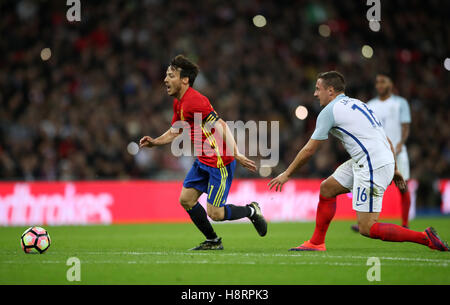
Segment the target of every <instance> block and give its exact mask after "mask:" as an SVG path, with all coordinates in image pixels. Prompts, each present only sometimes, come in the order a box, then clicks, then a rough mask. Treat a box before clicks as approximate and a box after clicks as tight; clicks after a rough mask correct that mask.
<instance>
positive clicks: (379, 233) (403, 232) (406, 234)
mask: <svg viewBox="0 0 450 305" xmlns="http://www.w3.org/2000/svg"><path fill="white" fill-rule="evenodd" d="M370 237H371V238H374V239H381V240H384V241H393V242H403V241H409V242H413V243H418V244H422V245H425V246H428V245H429V244H430V241H429V239H428V236H427V234H426V233H425V232H416V231H413V230H410V229H406V228H403V227H401V226H398V225H394V224H391V223H380V222H376V223H375V224H373V225H372V227H371V228H370Z"/></svg>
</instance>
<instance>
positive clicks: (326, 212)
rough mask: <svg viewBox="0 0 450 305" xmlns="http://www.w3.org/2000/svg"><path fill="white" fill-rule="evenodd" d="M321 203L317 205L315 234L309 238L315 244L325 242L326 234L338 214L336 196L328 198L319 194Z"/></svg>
mask: <svg viewBox="0 0 450 305" xmlns="http://www.w3.org/2000/svg"><path fill="white" fill-rule="evenodd" d="M319 198H320V200H319V204H318V205H317V213H316V228H315V230H314V234H313V236H312V237H311V239H310V240H309V241H310V242H311V243H313V244H315V245H320V244H323V243H324V242H325V235H326V234H327V230H328V226H329V225H330V222H331V220H332V219H333V217H334V214H336V197H333V198H326V197H322V196H319Z"/></svg>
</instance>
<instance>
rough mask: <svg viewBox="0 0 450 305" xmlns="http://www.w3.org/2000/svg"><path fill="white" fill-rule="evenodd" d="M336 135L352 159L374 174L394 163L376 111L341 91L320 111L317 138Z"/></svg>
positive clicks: (316, 131)
mask: <svg viewBox="0 0 450 305" xmlns="http://www.w3.org/2000/svg"><path fill="white" fill-rule="evenodd" d="M328 133H331V134H332V135H334V136H335V137H337V138H338V139H339V140H340V141H341V142H342V143H343V145H344V147H345V149H346V150H347V152H348V153H349V154H350V157H351V158H352V159H353V161H354V162H355V163H356V164H357V165H358V166H359V167H360V168H366V169H368V170H369V171H370V172H371V173H372V171H373V170H375V169H377V168H380V167H382V166H385V165H388V164H391V163H395V161H394V155H393V154H392V151H391V148H390V145H389V142H388V140H387V138H386V134H385V132H384V130H383V127H382V126H381V123H380V121H379V120H378V119H377V117H376V116H375V114H374V113H373V111H372V110H371V109H370V108H369V107H368V106H367V105H366V104H365V103H363V102H361V101H360V100H358V99H354V98H350V97H348V96H346V95H344V94H340V95H339V96H337V97H336V98H335V99H334V100H333V101H331V102H330V103H329V104H328V105H327V106H325V107H324V108H323V109H322V111H321V112H320V113H319V116H318V117H317V122H316V129H315V131H314V133H313V135H312V136H311V139H314V140H325V139H328Z"/></svg>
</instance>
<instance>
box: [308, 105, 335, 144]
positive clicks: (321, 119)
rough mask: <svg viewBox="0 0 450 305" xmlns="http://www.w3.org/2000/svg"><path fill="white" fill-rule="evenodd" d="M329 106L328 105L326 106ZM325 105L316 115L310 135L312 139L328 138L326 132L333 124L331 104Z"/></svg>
mask: <svg viewBox="0 0 450 305" xmlns="http://www.w3.org/2000/svg"><path fill="white" fill-rule="evenodd" d="M328 106H330V107H328ZM328 106H327V107H325V108H324V109H323V110H322V111H321V112H320V113H319V116H318V117H317V121H316V129H315V130H314V133H313V134H312V136H311V139H313V140H326V139H328V132H329V131H330V129H331V128H333V126H334V115H333V105H328Z"/></svg>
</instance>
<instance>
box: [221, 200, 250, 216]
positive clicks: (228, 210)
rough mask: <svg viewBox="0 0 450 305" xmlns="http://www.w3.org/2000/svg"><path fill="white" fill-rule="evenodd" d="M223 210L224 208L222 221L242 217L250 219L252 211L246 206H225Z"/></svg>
mask: <svg viewBox="0 0 450 305" xmlns="http://www.w3.org/2000/svg"><path fill="white" fill-rule="evenodd" d="M224 208H225V217H224V220H236V219H241V218H244V217H250V214H251V213H252V210H251V209H250V208H249V207H248V206H246V205H244V206H239V205H233V204H226V205H225V206H224Z"/></svg>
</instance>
